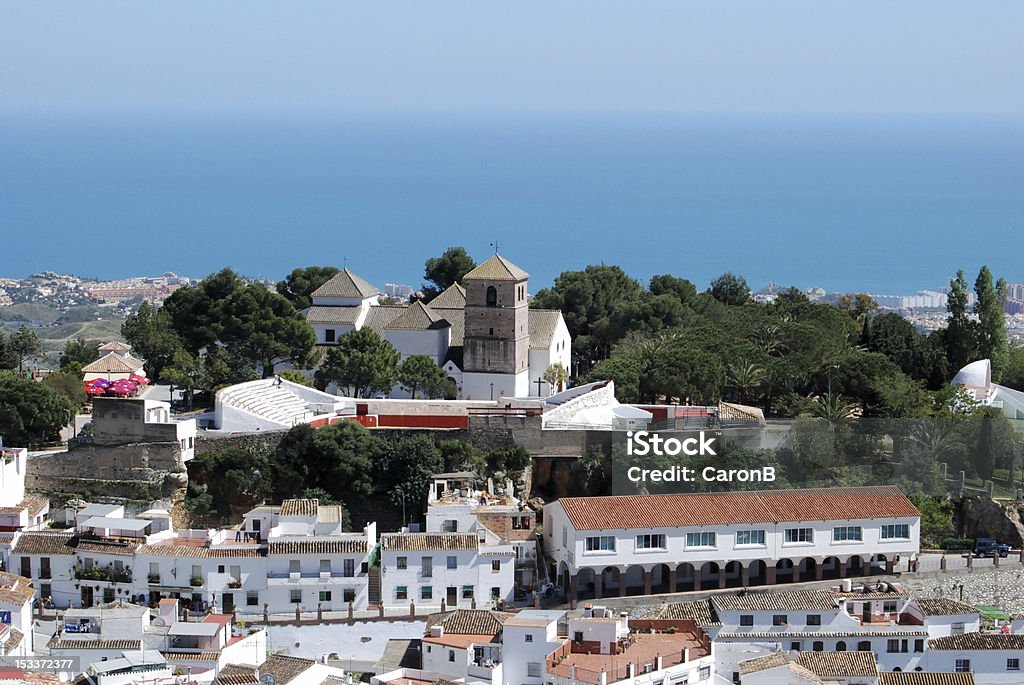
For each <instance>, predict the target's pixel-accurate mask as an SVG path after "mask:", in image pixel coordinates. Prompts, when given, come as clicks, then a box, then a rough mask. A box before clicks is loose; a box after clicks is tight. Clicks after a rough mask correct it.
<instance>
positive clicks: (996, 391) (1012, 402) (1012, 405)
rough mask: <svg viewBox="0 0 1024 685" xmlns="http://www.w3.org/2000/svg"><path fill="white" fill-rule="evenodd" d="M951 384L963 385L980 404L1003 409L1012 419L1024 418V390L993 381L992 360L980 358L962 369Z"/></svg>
mask: <svg viewBox="0 0 1024 685" xmlns="http://www.w3.org/2000/svg"><path fill="white" fill-rule="evenodd" d="M950 385H954V386H957V385H958V386H961V387H963V388H964V389H965V390H967V392H968V393H970V395H971V397H972V398H973V399H974V401H975V402H977V403H978V404H979V405H980V406H983V407H992V408H994V409H1001V410H1002V412H1003V414H1005V415H1006V417H1007V418H1010V419H1024V392H1021V391H1020V390H1014V389H1013V388H1008V387H1006V386H1005V385H999V384H998V383H993V382H992V362H991V360H988V359H979V360H978V361H975V362H971V363H970V364H968V365H967V366H965V367H964V368H962V369H960V370H959V371H958V372H957V374H956V375H955V376H953V380H952V382H951V383H950Z"/></svg>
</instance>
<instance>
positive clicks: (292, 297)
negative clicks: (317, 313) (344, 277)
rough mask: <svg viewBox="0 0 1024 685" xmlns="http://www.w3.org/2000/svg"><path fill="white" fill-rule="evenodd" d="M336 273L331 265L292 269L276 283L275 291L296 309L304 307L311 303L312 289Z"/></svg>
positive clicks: (336, 270)
mask: <svg viewBox="0 0 1024 685" xmlns="http://www.w3.org/2000/svg"><path fill="white" fill-rule="evenodd" d="M337 273H338V269H337V267H333V266H307V267H305V268H301V269H292V272H291V273H290V274H288V275H287V276H286V277H285V279H284V280H283V281H278V283H277V293H278V294H279V295H281V296H282V297H284V298H285V299H286V300H288V301H289V302H291V303H292V306H294V307H295V308H296V309H305V308H306V307H308V306H310V305H311V304H313V298H312V295H313V291H314V290H316V289H317V288H319V287H320V286H322V285H323V284H324V283H326V282H327V281H329V280H331V278H332V277H333V276H334V275H335V274H337Z"/></svg>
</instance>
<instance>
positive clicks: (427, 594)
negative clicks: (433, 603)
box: [420, 585, 434, 599]
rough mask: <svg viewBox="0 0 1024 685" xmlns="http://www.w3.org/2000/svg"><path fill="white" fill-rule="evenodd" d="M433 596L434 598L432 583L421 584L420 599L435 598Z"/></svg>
mask: <svg viewBox="0 0 1024 685" xmlns="http://www.w3.org/2000/svg"><path fill="white" fill-rule="evenodd" d="M433 598H434V588H433V587H431V586H430V585H421V586H420V599H433Z"/></svg>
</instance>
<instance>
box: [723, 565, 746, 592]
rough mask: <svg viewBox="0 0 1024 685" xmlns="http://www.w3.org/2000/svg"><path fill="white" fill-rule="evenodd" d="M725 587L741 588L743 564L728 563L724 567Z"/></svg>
mask: <svg viewBox="0 0 1024 685" xmlns="http://www.w3.org/2000/svg"><path fill="white" fill-rule="evenodd" d="M725 585H726V587H742V586H743V564H741V563H740V562H738V561H730V562H729V563H727V564H726V565H725Z"/></svg>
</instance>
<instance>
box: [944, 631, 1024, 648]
mask: <svg viewBox="0 0 1024 685" xmlns="http://www.w3.org/2000/svg"><path fill="white" fill-rule="evenodd" d="M928 649H942V650H953V651H959V652H965V651H968V650H982V649H984V650H995V649H1009V650H1016V651H1020V650H1024V633H1017V634H1016V635H1002V634H999V633H964V634H963V635H947V636H946V637H936V638H932V639H931V640H928Z"/></svg>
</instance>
